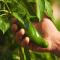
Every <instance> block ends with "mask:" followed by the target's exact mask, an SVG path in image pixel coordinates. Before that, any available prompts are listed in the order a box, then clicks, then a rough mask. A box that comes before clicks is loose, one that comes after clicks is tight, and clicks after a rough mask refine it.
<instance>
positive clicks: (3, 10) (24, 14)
mask: <svg viewBox="0 0 60 60" xmlns="http://www.w3.org/2000/svg"><path fill="white" fill-rule="evenodd" d="M44 15H47V16H48V17H50V18H51V19H52V21H53V20H54V21H53V22H55V19H54V17H53V12H52V8H51V4H50V1H49V0H0V48H1V49H0V60H58V59H57V57H56V56H55V55H54V54H52V53H47V52H45V53H41V52H40V53H38V52H34V51H31V50H29V48H28V46H26V47H25V48H23V47H21V46H19V45H18V44H17V42H16V40H15V34H14V33H13V32H12V31H11V22H12V18H13V16H14V17H15V18H16V20H17V21H18V22H19V24H20V25H19V26H21V27H25V30H26V29H27V31H28V32H30V31H31V30H33V34H34V35H33V36H32V34H31V32H30V34H31V36H30V34H29V33H28V35H29V37H31V38H33V39H34V37H35V38H36V36H35V35H37V34H38V33H37V32H36V30H34V29H35V28H34V27H32V25H30V26H29V24H30V23H31V22H32V20H35V19H37V21H38V22H41V20H42V18H43V17H44ZM30 20H31V21H30ZM31 24H32V23H31ZM28 27H30V28H31V29H30V28H29V29H28ZM57 27H58V29H60V28H59V24H57ZM26 34H27V33H26ZM40 38H41V37H40ZM40 40H41V41H40V42H41V43H42V42H43V38H41V39H40ZM33 42H34V41H33ZM36 42H37V41H36ZM38 42H39V41H38ZM38 42H37V43H38ZM44 43H45V42H43V44H44ZM40 45H41V44H40ZM43 47H44V46H43Z"/></svg>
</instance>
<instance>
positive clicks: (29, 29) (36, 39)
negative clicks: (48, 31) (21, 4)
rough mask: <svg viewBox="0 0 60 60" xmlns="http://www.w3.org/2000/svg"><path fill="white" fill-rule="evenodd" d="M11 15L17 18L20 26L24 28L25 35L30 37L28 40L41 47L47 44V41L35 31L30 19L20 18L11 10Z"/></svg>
mask: <svg viewBox="0 0 60 60" xmlns="http://www.w3.org/2000/svg"><path fill="white" fill-rule="evenodd" d="M12 15H13V16H14V17H16V18H17V20H18V21H19V23H20V26H22V27H23V28H24V29H25V30H26V35H27V36H28V37H29V38H30V40H31V41H32V42H33V43H35V44H37V45H39V46H41V47H47V46H48V44H47V42H46V41H45V40H44V39H43V38H42V37H41V35H39V33H38V32H37V30H36V29H35V27H34V26H33V25H32V23H31V22H30V20H28V19H26V18H25V19H23V20H22V18H21V17H20V16H19V15H18V13H16V12H13V14H12Z"/></svg>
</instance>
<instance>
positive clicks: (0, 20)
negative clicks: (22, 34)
mask: <svg viewBox="0 0 60 60" xmlns="http://www.w3.org/2000/svg"><path fill="white" fill-rule="evenodd" d="M8 28H9V22H8V20H7V18H6V17H3V16H0V30H1V31H2V32H3V34H4V33H5V32H6V31H7V30H8Z"/></svg>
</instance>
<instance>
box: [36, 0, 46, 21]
mask: <svg viewBox="0 0 60 60" xmlns="http://www.w3.org/2000/svg"><path fill="white" fill-rule="evenodd" d="M44 9H45V3H44V0H36V10H37V13H36V14H37V17H38V19H39V21H41V20H42V17H43V15H44Z"/></svg>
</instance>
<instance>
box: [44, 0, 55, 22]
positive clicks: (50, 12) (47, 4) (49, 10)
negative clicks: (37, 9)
mask: <svg viewBox="0 0 60 60" xmlns="http://www.w3.org/2000/svg"><path fill="white" fill-rule="evenodd" d="M45 13H46V15H47V16H48V17H50V18H51V19H52V21H54V17H53V10H52V6H51V4H50V2H49V1H47V0H45Z"/></svg>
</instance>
